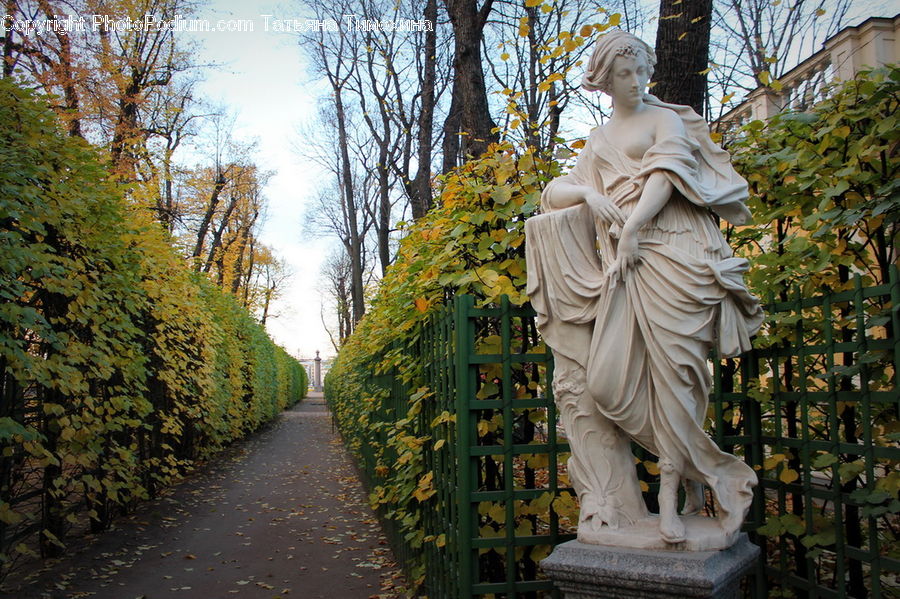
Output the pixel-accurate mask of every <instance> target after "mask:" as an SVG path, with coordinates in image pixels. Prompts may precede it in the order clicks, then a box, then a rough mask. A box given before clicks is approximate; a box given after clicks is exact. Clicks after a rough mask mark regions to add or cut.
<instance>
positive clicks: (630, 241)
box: [609, 110, 685, 284]
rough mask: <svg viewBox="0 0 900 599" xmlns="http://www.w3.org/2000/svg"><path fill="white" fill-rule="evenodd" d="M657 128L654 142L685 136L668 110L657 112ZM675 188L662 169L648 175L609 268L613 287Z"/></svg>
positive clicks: (635, 256) (636, 257)
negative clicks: (640, 233)
mask: <svg viewBox="0 0 900 599" xmlns="http://www.w3.org/2000/svg"><path fill="white" fill-rule="evenodd" d="M654 125H655V126H656V132H655V133H656V139H661V138H664V137H667V136H672V135H684V134H685V132H684V124H683V123H682V122H681V119H680V118H679V117H678V116H677V115H676V114H675V113H673V112H671V111H668V110H660V111H658V118H657V119H656V122H655V123H654ZM674 190H675V186H674V185H673V184H672V181H671V179H670V178H669V175H667V174H666V172H665V171H663V170H655V171H652V172H651V173H650V175H649V176H648V177H647V180H646V181H645V183H644V189H643V190H642V191H641V197H640V199H639V200H638V203H637V205H636V206H635V207H634V210H632V212H631V214H630V215H629V216H628V219H627V220H626V221H625V224H624V225H623V226H622V233H621V235H620V237H619V243H618V246H617V248H616V260H615V262H614V263H613V265H612V266H611V267H610V269H609V277H610V278H612V282H613V284H615V282H616V281H617V280H621V279H622V278H623V277H624V275H625V272H626V271H627V270H628V269H629V268H633V267H634V266H635V264H637V262H638V260H639V259H640V256H639V255H638V231H640V230H641V228H643V227H644V225H646V224H647V223H649V222H650V221H651V220H652V219H653V217H655V216H656V215H657V214H659V212H660V211H661V210H662V209H663V207H665V205H666V203H668V201H669V198H671V197H672V193H673V192H674Z"/></svg>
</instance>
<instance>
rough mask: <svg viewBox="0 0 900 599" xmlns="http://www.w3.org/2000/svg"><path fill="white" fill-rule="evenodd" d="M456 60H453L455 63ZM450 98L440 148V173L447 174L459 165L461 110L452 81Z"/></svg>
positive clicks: (456, 88)
mask: <svg viewBox="0 0 900 599" xmlns="http://www.w3.org/2000/svg"><path fill="white" fill-rule="evenodd" d="M455 62H456V61H454V63H455ZM451 94H452V96H451V97H452V99H451V100H450V110H448V111H447V118H445V119H444V142H443V145H442V148H441V151H442V152H443V158H442V161H441V173H443V174H445V175H446V174H447V173H449V172H450V171H451V170H453V168H454V167H456V166H459V130H460V119H461V114H460V113H461V111H460V108H459V104H460V102H459V86H458V85H457V84H456V81H455V80H454V81H453V87H452V91H451Z"/></svg>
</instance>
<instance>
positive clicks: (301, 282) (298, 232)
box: [177, 0, 334, 358]
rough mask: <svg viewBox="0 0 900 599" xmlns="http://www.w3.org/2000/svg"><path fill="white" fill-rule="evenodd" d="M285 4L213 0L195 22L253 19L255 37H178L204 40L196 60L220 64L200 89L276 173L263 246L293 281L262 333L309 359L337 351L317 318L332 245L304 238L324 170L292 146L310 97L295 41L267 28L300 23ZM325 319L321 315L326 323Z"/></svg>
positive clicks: (267, 190) (259, 159)
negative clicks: (324, 266)
mask: <svg viewBox="0 0 900 599" xmlns="http://www.w3.org/2000/svg"><path fill="white" fill-rule="evenodd" d="M289 6H290V5H289V4H287V3H278V2H252V1H246V0H213V1H212V2H210V4H209V5H208V6H207V7H205V8H203V9H201V10H200V12H199V13H198V15H197V17H199V18H203V19H208V20H210V21H211V22H213V23H216V22H217V21H218V20H220V19H247V20H250V21H252V24H253V31H252V32H247V31H243V32H210V33H195V32H187V31H183V32H178V33H177V35H183V36H191V37H192V38H195V39H198V40H200V41H201V43H202V46H203V47H202V49H201V53H200V55H199V56H197V57H196V60H197V62H215V63H218V64H221V65H222V66H221V67H218V68H211V69H207V70H206V75H205V81H203V82H202V83H201V85H200V86H199V90H200V92H201V94H202V95H203V96H205V97H206V98H208V99H209V100H210V101H212V102H214V103H217V104H223V105H225V106H227V107H228V109H229V110H230V111H232V112H233V113H234V114H235V116H236V119H235V134H236V136H237V137H238V138H240V139H251V138H255V139H257V141H258V151H257V153H256V155H255V162H256V164H257V165H258V166H259V167H260V168H261V169H263V170H270V171H274V172H275V175H274V176H273V177H272V179H270V180H269V183H268V184H267V185H266V187H265V196H266V198H267V199H268V218H267V220H266V222H265V224H264V225H263V229H262V232H261V238H262V241H263V243H265V244H266V245H268V246H270V247H272V248H273V249H274V252H275V254H276V255H278V256H280V257H282V258H284V259H286V260H287V262H288V264H289V267H290V269H291V271H292V273H293V276H291V277H290V279H289V286H288V287H287V288H286V289H285V290H284V291H283V295H282V297H281V299H279V300H278V301H277V303H276V304H275V305H274V306H273V307H272V309H271V311H272V312H274V313H275V317H274V318H270V320H269V321H268V322H267V326H266V328H267V329H268V331H269V334H270V335H271V336H272V338H273V339H274V340H275V342H276V343H278V344H279V345H281V346H282V347H284V348H285V349H286V350H287V351H288V352H289V353H291V354H292V355H294V356H297V357H302V358H309V357H313V356H314V355H315V352H316V350H319V351H321V352H322V356H323V357H327V356H330V355H333V354H334V350H333V348H332V346H331V342H330V341H329V339H328V336H327V333H326V331H325V328H324V327H323V325H322V321H321V317H320V307H321V303H322V298H321V297H320V294H319V291H318V289H317V288H318V285H319V271H320V268H321V263H322V261H323V259H324V257H325V256H326V255H327V254H328V253H329V251H330V248H331V246H332V245H333V244H334V241H332V240H328V239H311V238H309V237H305V236H304V235H303V226H302V219H303V213H304V209H305V208H306V206H307V204H308V203H309V202H311V201H312V199H313V197H314V194H313V188H314V186H315V184H316V181H317V180H318V179H320V178H321V176H322V175H321V173H319V172H318V171H317V167H316V166H315V165H312V164H308V163H304V162H303V161H302V159H301V158H300V157H299V156H298V155H297V153H296V151H295V150H294V149H293V148H294V147H296V146H297V144H298V143H299V140H298V133H297V128H298V125H300V123H301V122H304V121H308V120H309V119H310V118H311V116H310V115H311V114H314V109H315V95H314V93H313V90H312V89H311V88H312V87H313V85H312V84H313V83H314V82H312V81H311V80H310V75H309V74H308V73H307V71H306V65H305V64H304V57H303V56H302V54H301V51H300V48H299V46H298V44H297V36H296V35H292V34H286V33H279V32H276V31H274V30H273V26H272V23H273V21H272V19H270V20H269V31H266V30H265V29H266V19H265V18H264V15H273V18H278V19H301V18H303V17H304V15H302V14H301V12H300V9H299V8H293V9H290V8H287V7H289ZM327 317H328V314H326V318H327Z"/></svg>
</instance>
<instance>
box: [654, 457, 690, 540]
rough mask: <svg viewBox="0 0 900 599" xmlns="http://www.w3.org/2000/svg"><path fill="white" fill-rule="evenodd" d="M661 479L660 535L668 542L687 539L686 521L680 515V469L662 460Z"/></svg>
mask: <svg viewBox="0 0 900 599" xmlns="http://www.w3.org/2000/svg"><path fill="white" fill-rule="evenodd" d="M659 465H660V468H659V471H660V480H659V495H658V499H659V536H660V537H662V540H663V541H665V542H666V543H681V542H682V541H684V540H685V532H684V523H682V522H681V518H679V517H678V483H679V480H680V476H679V475H678V471H677V470H676V469H675V468H674V466H673V465H672V462H670V461H668V460H665V459H663V460H660V462H659Z"/></svg>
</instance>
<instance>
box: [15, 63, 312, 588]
mask: <svg viewBox="0 0 900 599" xmlns="http://www.w3.org/2000/svg"><path fill="white" fill-rule="evenodd" d="M0 122H2V123H3V127H0V248H2V249H0V296H2V303H0V561H2V562H3V565H4V566H5V568H4V571H8V570H9V568H10V567H11V566H12V565H13V564H14V563H15V562H16V560H17V559H18V558H19V557H21V556H22V555H26V554H34V553H36V552H37V551H39V552H40V554H41V555H43V556H52V555H58V554H59V553H61V552H62V551H63V549H64V537H65V535H66V532H67V531H68V530H69V529H70V528H72V527H73V526H75V525H80V524H81V523H83V522H84V523H89V525H90V527H91V529H92V530H95V531H97V530H101V529H103V528H105V527H106V526H107V524H108V523H109V522H110V518H111V517H112V516H113V515H114V512H115V511H116V510H122V509H128V508H129V507H130V506H131V505H133V503H134V502H135V501H138V500H141V499H146V498H148V497H152V496H153V495H155V494H156V493H157V492H158V491H159V489H160V488H162V487H164V486H166V485H168V484H170V483H171V482H172V481H173V480H174V479H175V478H176V477H178V476H179V475H180V474H181V473H183V472H184V470H185V469H186V468H188V467H189V466H190V465H191V464H192V463H194V462H195V461H196V460H197V459H198V458H202V457H204V456H206V455H208V454H209V453H210V452H211V451H214V450H215V449H216V448H219V447H221V446H222V445H224V444H226V443H228V442H230V441H233V440H235V439H237V438H240V437H241V436H243V435H245V434H247V433H248V432H249V431H252V430H254V429H256V428H258V427H259V426H260V425H261V424H263V423H264V422H266V421H267V420H269V419H271V418H272V417H273V416H275V415H276V414H277V413H278V412H279V411H280V410H282V409H284V408H285V407H286V406H287V405H289V404H292V403H294V402H296V401H297V400H299V399H300V398H301V397H302V396H303V394H304V393H305V391H306V385H307V382H306V372H305V370H304V368H303V367H302V366H301V365H300V364H299V363H298V362H296V361H295V360H294V359H293V358H291V357H289V356H288V355H287V353H286V352H285V351H284V350H282V349H281V348H279V347H277V346H275V345H274V344H273V342H272V341H271V340H270V339H269V338H268V336H267V335H266V333H265V331H264V330H263V328H262V327H261V326H260V325H259V324H258V323H257V322H256V321H255V320H254V319H253V318H252V317H251V315H250V314H249V313H247V312H246V310H244V309H242V308H240V307H239V306H238V304H237V302H236V301H235V300H234V298H233V297H232V296H230V295H228V294H226V293H225V292H223V291H221V290H219V289H218V288H216V287H215V286H214V285H213V284H212V283H210V282H209V281H208V280H207V279H205V278H204V277H203V276H202V275H198V274H196V273H194V272H192V271H191V270H190V269H189V268H188V267H187V265H186V264H185V263H184V261H183V259H182V258H180V257H179V256H178V255H177V253H176V252H175V251H174V250H173V249H172V246H171V244H170V240H169V239H168V238H167V236H166V234H165V233H164V232H163V229H162V228H161V227H160V226H159V225H158V223H157V222H155V221H154V220H153V218H152V217H151V216H150V214H149V213H148V212H147V211H144V210H141V209H140V208H139V207H138V204H139V203H140V202H137V201H135V200H134V198H135V197H137V196H138V195H139V194H140V193H141V192H142V190H141V189H140V188H139V187H137V186H134V187H132V188H124V187H123V186H122V185H121V184H119V183H116V182H115V181H114V180H113V179H112V178H111V176H110V173H109V171H108V169H107V167H106V165H105V164H104V162H103V161H102V160H101V159H100V158H99V155H98V153H97V151H96V149H95V148H93V147H91V146H90V145H89V144H87V143H86V142H84V141H83V140H81V139H79V138H74V137H68V136H66V135H65V134H64V133H63V132H62V131H61V130H60V125H59V122H58V119H57V118H56V116H55V115H54V114H53V113H52V112H51V111H50V110H49V109H48V108H47V107H46V105H45V104H44V103H43V102H41V101H39V100H38V99H37V98H36V97H35V96H34V95H33V94H32V93H30V92H28V91H25V90H22V89H20V88H17V87H16V86H14V85H13V84H11V83H10V81H9V80H0ZM129 198H130V199H129ZM36 539H37V541H36Z"/></svg>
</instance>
